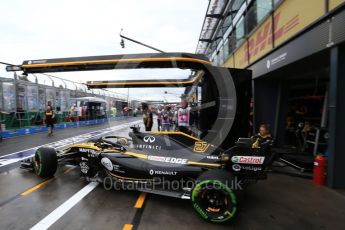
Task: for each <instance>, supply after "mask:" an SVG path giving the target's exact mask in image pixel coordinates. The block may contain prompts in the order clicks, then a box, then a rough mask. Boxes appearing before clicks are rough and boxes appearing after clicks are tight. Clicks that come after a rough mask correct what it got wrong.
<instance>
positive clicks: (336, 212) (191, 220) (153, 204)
mask: <svg viewBox="0 0 345 230" xmlns="http://www.w3.org/2000/svg"><path fill="white" fill-rule="evenodd" d="M117 124H119V123H117ZM112 125H116V123H114V124H112ZM98 127H99V126H98ZM98 127H94V128H95V129H97V128H98ZM83 128H84V127H83ZM73 131H76V132H78V134H81V133H82V132H81V131H80V130H79V129H73ZM128 131H129V129H128V128H126V129H122V130H120V131H117V132H116V134H117V135H125V134H126V133H127V132H128ZM70 132H71V133H69V134H66V136H69V137H71V136H75V135H78V134H76V133H73V132H72V131H70ZM84 132H90V130H89V129H85V130H84ZM58 135H59V134H58V133H57V134H56V137H57V136H58ZM32 137H34V138H32ZM26 138H27V139H36V138H37V136H35V135H31V136H30V137H29V136H28V137H25V138H23V137H21V138H20V139H17V140H19V143H21V140H23V141H24V139H26ZM42 138H43V136H42ZM54 138H55V137H54ZM45 139H47V138H45ZM49 140H50V139H49ZM25 141H26V143H31V142H32V140H31V142H30V141H28V140H25ZM40 141H41V140H40ZM42 143H43V144H44V142H42ZM36 145H37V144H36ZM32 146H35V145H32ZM23 147H25V148H29V147H28V146H23ZM19 150H20V149H19ZM44 181H45V180H44V179H41V178H38V177H37V176H35V175H34V174H33V173H30V172H28V171H26V170H22V169H19V168H16V169H12V170H9V171H6V172H2V173H0V229H11V230H12V229H29V228H30V227H32V226H34V225H35V224H37V223H38V222H39V221H40V220H42V219H43V218H44V217H46V216H47V215H48V214H50V213H51V212H52V211H53V210H54V209H55V208H57V207H58V206H60V205H61V204H62V203H64V202H65V201H66V200H68V199H69V198H70V197H71V196H73V195H74V194H75V193H77V192H78V191H80V190H81V189H82V188H83V187H85V185H87V184H88V182H86V181H85V180H83V179H82V178H80V174H79V171H78V168H70V167H69V166H62V167H59V169H58V172H57V174H56V176H55V177H54V179H52V180H50V181H48V182H46V183H45V184H43V185H42V186H41V187H39V188H36V189H32V188H35V186H36V185H39V184H41V183H42V182H44ZM30 189H32V190H30ZM25 191H26V192H27V191H29V193H26V195H21V194H22V193H23V192H25ZM140 195H141V193H140V192H136V191H113V190H110V191H107V190H105V189H104V188H103V187H102V185H99V186H98V187H97V188H96V189H94V190H93V191H92V192H90V193H89V194H88V195H87V196H86V197H84V198H83V199H82V200H81V201H80V202H78V203H77V204H76V205H75V206H74V207H72V208H71V210H69V211H68V212H67V213H66V214H65V215H63V216H62V217H61V218H60V219H59V220H58V221H57V222H55V223H54V224H53V225H52V226H51V228H50V229H123V228H124V226H127V227H130V226H131V225H132V226H133V229H147V230H151V229H175V230H176V229H179V230H183V229H291V228H294V229H343V227H344V225H343V220H344V218H345V208H344V207H345V197H344V196H343V195H340V194H339V193H337V192H335V191H334V190H330V189H328V188H325V187H316V186H314V185H312V183H311V181H310V180H306V179H302V178H295V177H289V176H285V175H279V174H270V175H269V177H268V180H267V181H260V182H259V183H258V184H255V185H252V186H251V187H249V188H248V189H247V190H246V191H245V192H244V194H243V197H242V200H241V203H240V205H239V215H238V216H237V218H236V219H235V220H234V221H233V222H232V223H229V224H225V225H214V224H210V223H207V222H205V221H203V220H202V219H201V218H200V217H199V216H198V215H197V214H196V213H195V212H194V210H193V209H192V207H191V205H190V202H189V201H188V200H179V199H174V198H167V197H162V196H158V195H152V194H148V195H147V196H146V199H145V200H144V204H143V206H142V207H141V208H135V207H134V206H135V204H136V203H137V201H138V199H139V197H140Z"/></svg>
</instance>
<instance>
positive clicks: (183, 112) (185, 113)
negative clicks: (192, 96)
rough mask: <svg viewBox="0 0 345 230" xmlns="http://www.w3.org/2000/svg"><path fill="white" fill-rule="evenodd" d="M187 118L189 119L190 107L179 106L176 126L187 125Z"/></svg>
mask: <svg viewBox="0 0 345 230" xmlns="http://www.w3.org/2000/svg"><path fill="white" fill-rule="evenodd" d="M189 119H190V107H187V108H185V109H183V108H180V109H179V110H178V112H177V122H178V126H184V127H188V126H189Z"/></svg>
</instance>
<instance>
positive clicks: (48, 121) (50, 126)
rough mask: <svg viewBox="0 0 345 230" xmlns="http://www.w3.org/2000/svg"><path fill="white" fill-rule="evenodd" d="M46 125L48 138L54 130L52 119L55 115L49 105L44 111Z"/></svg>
mask: <svg viewBox="0 0 345 230" xmlns="http://www.w3.org/2000/svg"><path fill="white" fill-rule="evenodd" d="M45 115H46V119H45V121H46V125H47V127H48V136H49V137H50V136H52V135H53V129H54V117H55V113H54V111H53V108H52V106H51V105H48V106H47V110H46V113H45Z"/></svg>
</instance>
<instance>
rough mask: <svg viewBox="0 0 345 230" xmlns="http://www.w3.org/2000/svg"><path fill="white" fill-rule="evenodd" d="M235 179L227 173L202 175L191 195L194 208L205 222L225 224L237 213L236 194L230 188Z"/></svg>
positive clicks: (209, 172) (217, 172)
mask: <svg viewBox="0 0 345 230" xmlns="http://www.w3.org/2000/svg"><path fill="white" fill-rule="evenodd" d="M232 182H233V177H232V176H231V175H230V174H229V173H228V172H225V171H221V170H214V171H213V170H212V171H208V172H205V173H204V174H202V175H201V176H200V177H199V178H198V180H197V183H196V185H195V186H194V188H193V189H192V193H191V202H192V206H193V207H194V209H195V210H196V212H197V213H198V214H199V215H200V216H201V217H202V218H204V219H205V220H207V221H209V222H213V223H224V222H227V221H230V220H231V219H233V218H234V216H235V214H236V212H237V197H236V193H235V192H234V191H233V190H232V189H231V188H230V187H232V186H231V184H232Z"/></svg>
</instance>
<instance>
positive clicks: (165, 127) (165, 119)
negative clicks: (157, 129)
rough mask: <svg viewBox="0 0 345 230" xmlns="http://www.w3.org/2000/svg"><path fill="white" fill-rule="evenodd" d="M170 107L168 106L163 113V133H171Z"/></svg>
mask: <svg viewBox="0 0 345 230" xmlns="http://www.w3.org/2000/svg"><path fill="white" fill-rule="evenodd" d="M170 109H171V108H170V106H166V107H165V109H164V111H163V112H162V131H167V132H169V131H170V126H171V120H172V113H171V111H170Z"/></svg>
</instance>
